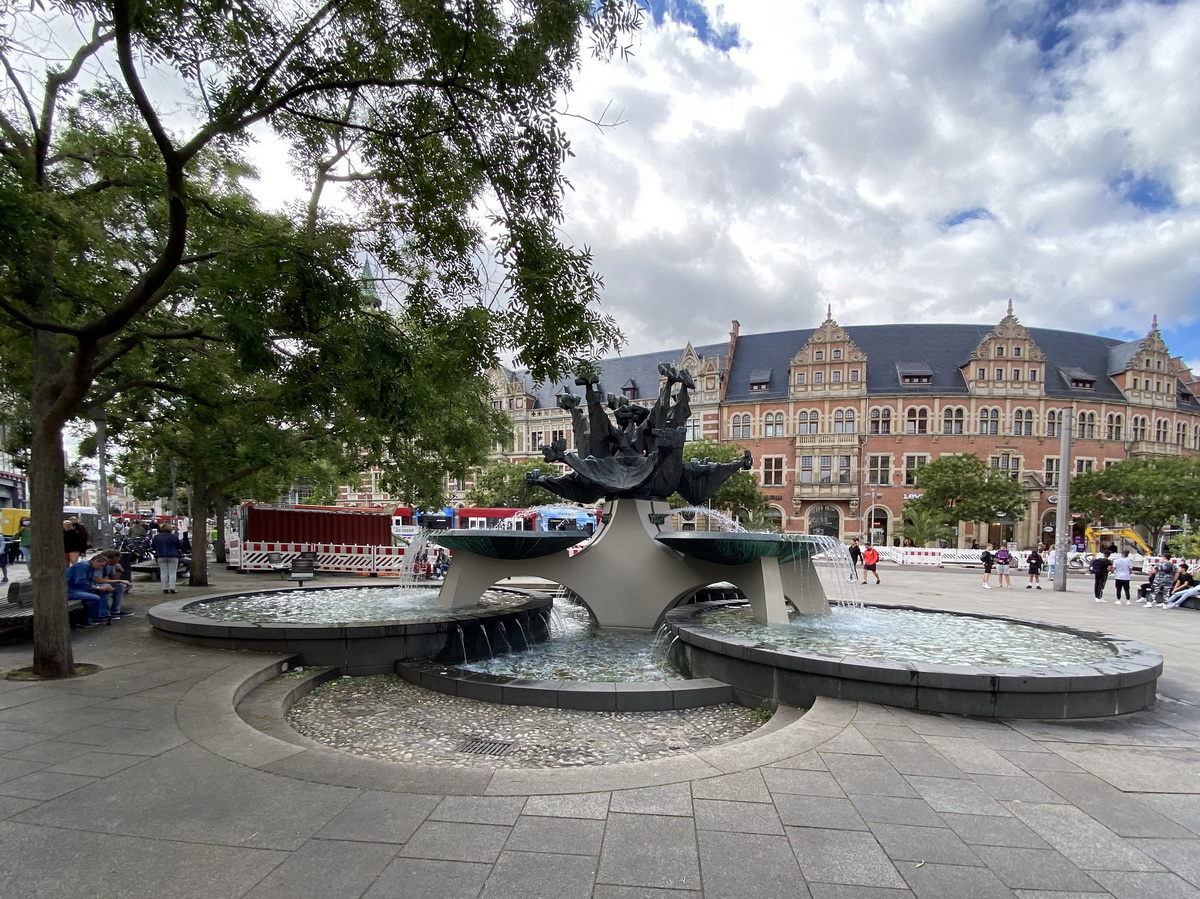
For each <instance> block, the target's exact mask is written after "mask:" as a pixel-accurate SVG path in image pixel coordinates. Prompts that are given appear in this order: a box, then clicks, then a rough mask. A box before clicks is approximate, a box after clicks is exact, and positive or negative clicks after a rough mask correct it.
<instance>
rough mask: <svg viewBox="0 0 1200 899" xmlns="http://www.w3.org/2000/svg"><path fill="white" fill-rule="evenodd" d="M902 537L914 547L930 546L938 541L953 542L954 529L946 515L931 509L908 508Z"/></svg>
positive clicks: (901, 533)
mask: <svg viewBox="0 0 1200 899" xmlns="http://www.w3.org/2000/svg"><path fill="white" fill-rule="evenodd" d="M900 536H901V537H904V538H905V539H906V540H911V541H912V543H913V545H914V546H928V545H929V544H931V543H935V542H936V541H938V540H953V539H954V527H953V525H951V523H950V521H949V520H948V519H947V518H946V516H945V515H943V514H941V513H939V512H937V511H936V510H934V509H931V508H928V507H926V508H921V507H915V508H914V507H912V506H911V505H910V506H907V507H906V508H905V510H904V523H903V524H902V525H901V527H900Z"/></svg>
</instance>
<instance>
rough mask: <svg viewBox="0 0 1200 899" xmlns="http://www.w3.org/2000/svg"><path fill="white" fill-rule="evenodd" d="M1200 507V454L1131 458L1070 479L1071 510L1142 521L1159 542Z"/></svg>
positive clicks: (1101, 518) (1103, 519)
mask: <svg viewBox="0 0 1200 899" xmlns="http://www.w3.org/2000/svg"><path fill="white" fill-rule="evenodd" d="M1198 510H1200V459H1195V458H1191V457H1183V456H1169V457H1166V458H1161V459H1126V460H1123V461H1121V462H1114V463H1113V464H1112V465H1108V466H1105V467H1104V468H1103V469H1101V470H1099V471H1089V472H1086V473H1084V474H1081V475H1076V476H1075V478H1074V479H1072V481H1071V511H1073V512H1082V513H1083V514H1084V515H1086V516H1087V517H1088V518H1090V519H1091V520H1092V521H1094V522H1099V523H1106V524H1130V525H1137V526H1139V527H1142V528H1144V529H1145V530H1146V532H1147V533H1148V534H1149V536H1150V541H1149V542H1150V545H1151V546H1157V545H1158V539H1159V537H1160V536H1161V535H1162V529H1163V528H1164V527H1166V526H1167V524H1169V523H1170V522H1171V521H1172V520H1173V519H1176V518H1179V517H1181V516H1184V515H1192V516H1195V515H1196V514H1197V511H1198Z"/></svg>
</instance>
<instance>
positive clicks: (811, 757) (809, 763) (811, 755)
mask: <svg viewBox="0 0 1200 899" xmlns="http://www.w3.org/2000/svg"><path fill="white" fill-rule="evenodd" d="M767 767H768V768H800V769H803V770H805V771H828V770H829V768H828V766H826V764H825V762H824V761H822V760H821V756H820V754H819V753H818V752H817V751H816V750H815V749H810V750H808V751H807V752H802V753H800V754H799V755H793V756H791V757H789V758H786V759H783V760H782V761H779V762H775V763H774V764H771V765H768V766H767Z"/></svg>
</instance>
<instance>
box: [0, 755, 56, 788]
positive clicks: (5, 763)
mask: <svg viewBox="0 0 1200 899" xmlns="http://www.w3.org/2000/svg"><path fill="white" fill-rule="evenodd" d="M46 766H47V763H46V762H40V761H38V762H34V761H28V760H26V759H12V758H0V794H2V793H3V792H4V784H5V783H7V782H8V781H10V780H16V779H17V778H19V777H25V776H27V775H29V774H32V773H34V772H35V771H41V770H42V769H43V768H45V767H46Z"/></svg>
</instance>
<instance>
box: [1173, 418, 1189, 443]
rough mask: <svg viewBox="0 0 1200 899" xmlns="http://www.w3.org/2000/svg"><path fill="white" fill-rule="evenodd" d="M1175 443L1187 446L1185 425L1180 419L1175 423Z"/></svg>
mask: <svg viewBox="0 0 1200 899" xmlns="http://www.w3.org/2000/svg"><path fill="white" fill-rule="evenodd" d="M1175 443H1176V444H1177V445H1179V446H1187V425H1186V424H1184V423H1183V422H1182V421H1181V422H1179V423H1178V424H1176V425H1175Z"/></svg>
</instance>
